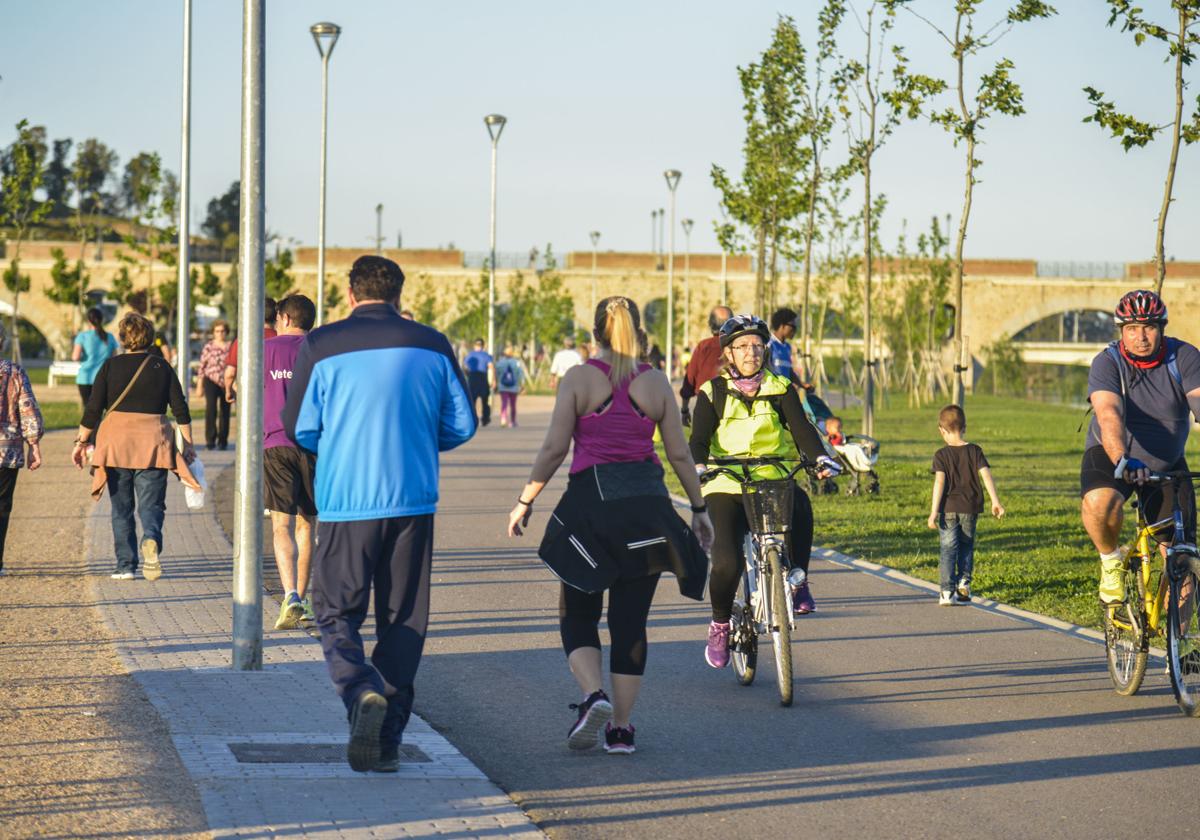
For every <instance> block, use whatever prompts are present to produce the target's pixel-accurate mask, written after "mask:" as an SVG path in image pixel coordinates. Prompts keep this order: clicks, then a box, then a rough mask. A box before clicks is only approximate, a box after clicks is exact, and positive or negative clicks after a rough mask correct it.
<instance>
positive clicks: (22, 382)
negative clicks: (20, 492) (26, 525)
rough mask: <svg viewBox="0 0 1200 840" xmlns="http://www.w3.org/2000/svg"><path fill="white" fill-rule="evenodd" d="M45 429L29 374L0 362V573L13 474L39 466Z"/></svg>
mask: <svg viewBox="0 0 1200 840" xmlns="http://www.w3.org/2000/svg"><path fill="white" fill-rule="evenodd" d="M7 347H8V332H7V331H6V330H5V329H4V325H3V324H0V352H3V351H4V350H5V349H7ZM45 431H46V427H45V424H43V423H42V412H41V410H40V409H39V408H38V404H37V399H36V398H35V397H34V396H33V389H32V388H31V387H30V386H29V376H28V375H27V374H26V373H25V371H24V369H22V367H21V366H20V365H18V364H16V363H14V362H10V361H0V575H2V574H4V538H5V537H6V536H7V535H8V517H9V514H11V513H12V500H13V490H15V489H16V486H17V473H19V472H20V471H21V467H28V468H29V469H31V470H36V469H37V468H38V467H40V466H41V465H42V447H41V440H42V434H43V433H44V432H45ZM26 448H28V450H29V452H28V456H27V455H26Z"/></svg>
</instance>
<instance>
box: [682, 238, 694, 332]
mask: <svg viewBox="0 0 1200 840" xmlns="http://www.w3.org/2000/svg"><path fill="white" fill-rule="evenodd" d="M679 224H681V225H683V242H684V245H683V346H684V347H691V346H692V224H693V222H692V220H691V219H684V220H683V221H682V222H680V223H679Z"/></svg>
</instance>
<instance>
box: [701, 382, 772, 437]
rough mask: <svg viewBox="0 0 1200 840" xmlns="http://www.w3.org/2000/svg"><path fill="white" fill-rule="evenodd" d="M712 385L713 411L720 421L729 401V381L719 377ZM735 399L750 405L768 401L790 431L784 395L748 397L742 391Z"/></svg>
mask: <svg viewBox="0 0 1200 840" xmlns="http://www.w3.org/2000/svg"><path fill="white" fill-rule="evenodd" d="M711 384H712V404H713V411H715V412H716V413H717V419H718V420H720V419H721V418H722V417H724V416H725V402H726V401H727V400H728V399H729V381H728V380H727V379H726V378H725V377H724V376H718V377H716V378H715V379H713V380H711ZM734 398H735V399H739V400H741V401H742V402H744V403H746V405H747V406H749V405H750V402H751V400H766V401H767V402H768V403H770V404H771V408H773V409H775V413H776V414H778V415H779V422H780V424H782V426H783V428H784V430H785V431H786V430H788V422H787V418H786V417H784V416H783V394H768V395H766V396H763V397H747V396H745V395H744V394H743V393H742V392H741V391H738V392H737V393H736V394H735V395H734Z"/></svg>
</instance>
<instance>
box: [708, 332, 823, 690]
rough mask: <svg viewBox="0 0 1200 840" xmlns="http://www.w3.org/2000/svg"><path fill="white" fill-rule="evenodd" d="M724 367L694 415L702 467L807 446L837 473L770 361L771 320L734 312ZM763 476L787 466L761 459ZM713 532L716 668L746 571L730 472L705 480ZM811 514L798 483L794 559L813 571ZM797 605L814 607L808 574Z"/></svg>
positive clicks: (725, 336)
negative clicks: (715, 461) (711, 460)
mask: <svg viewBox="0 0 1200 840" xmlns="http://www.w3.org/2000/svg"><path fill="white" fill-rule="evenodd" d="M719 337H720V343H721V348H722V354H723V361H724V368H723V370H722V371H721V372H720V373H719V374H718V375H717V376H716V377H715V378H713V379H711V380H709V381H708V382H705V383H704V384H703V385H701V386H700V390H699V392H698V393H697V394H696V411H695V413H694V415H693V416H692V437H691V450H692V459H693V460H694V461H695V462H696V465H697V469H703V468H704V465H705V463H706V462H707V461H708V459H709V458H710V457H713V458H731V457H736V458H762V457H766V456H774V457H778V458H784V459H791V460H793V461H794V460H797V459H798V458H799V455H798V453H799V452H803V453H804V455H805V457H807V458H808V460H809V461H811V462H813V463H815V464H817V465H818V466H820V467H821V468H822V472H821V473H820V475H819V477H820V478H826V477H828V476H831V475H836V474H837V473H838V472H840V471H841V467H840V466H839V465H838V464H837V462H836V461H834V460H833V459H832V458H830V457H829V456H828V455H827V454H826V453H825V448H824V446H823V445H822V444H821V437H820V434H819V433H818V432H817V430H816V429H815V428H814V427H813V425H812V423H810V422H809V420H808V418H807V417H806V416H805V414H804V409H803V407H801V404H800V395H799V393H797V391H796V388H795V387H794V386H793V385H792V384H791V383H790V382H788V380H786V379H784V378H783V377H782V376H778V375H776V374H774V373H772V372H771V371H770V370H769V369H768V368H767V367H766V366H765V365H764V362H765V361H766V352H767V341H768V340H769V339H770V337H771V334H770V332H769V331H768V330H767V325H766V324H765V323H764V322H763V321H762V320H761V319H759V318H756V317H754V316H753V315H735V316H733V317H732V318H730V319H729V320H728V321H726V322H725V324H724V325H723V326H722V327H721V329H720V332H719ZM750 472H751V475H752V476H753V477H754V478H757V479H772V478H781V477H782V476H783V475H784V474H785V473H786V470H781V469H780V468H778V467H772V466H762V467H754V468H753V469H751V471H750ZM704 499H705V502H706V503H707V504H708V512H709V516H710V517H711V518H712V522H713V530H714V532H715V535H714V538H713V544H712V572H711V575H710V577H709V587H708V588H709V597H710V600H711V601H712V623H711V624H710V625H709V629H708V645H707V646H706V648H705V650H704V658H705V661H707V662H708V664H709V665H711V666H712V667H714V668H724V667H725V666H726V665H728V664H729V618H730V613H731V610H732V607H733V597H734V594H735V593H736V592H737V585H738V581H739V580H740V579H741V572H742V568H743V563H744V559H743V557H742V551H741V549H742V542H743V541H744V539H745V536H746V532H747V530H748V528H749V525H748V523H747V522H746V513H745V510H744V509H743V507H742V489H741V485H739V484H738V482H736V481H734V480H733V479H732V478H730V477H729V476H724V475H722V476H718V477H717V478H715V479H713V480H712V481H710V482H708V484H706V485H705V487H704ZM812 536H813V514H812V504H811V502H809V499H808V495H807V494H805V492H804V491H803V490H801V489H800V488H799V487H797V488H796V490H795V493H794V494H793V502H792V523H791V531H790V533H789V534H788V562H789V563H790V565H791V567H792V568H793V569H803V570H804V572H805V574H806V575H807V572H808V560H809V554H810V553H811V551H812ZM792 609H793V611H794V612H795V613H796V614H797V615H803V614H805V613H810V612H812V611H813V610H814V609H816V604H815V603H814V602H813V598H812V593H811V592H810V591H809V587H808V582H807V580H805V582H804V583H803V585H801V586H800V587H798V589H797V590H796V594H795V597H794V600H793V602H792Z"/></svg>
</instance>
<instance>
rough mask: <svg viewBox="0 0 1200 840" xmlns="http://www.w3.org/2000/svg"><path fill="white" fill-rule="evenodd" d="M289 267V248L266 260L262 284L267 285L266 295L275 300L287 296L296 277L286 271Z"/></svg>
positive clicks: (290, 253)
mask: <svg viewBox="0 0 1200 840" xmlns="http://www.w3.org/2000/svg"><path fill="white" fill-rule="evenodd" d="M291 267H292V252H291V249H286V248H285V249H284V250H282V251H280V252H279V253H278V254H276V255H275V256H274V257H272V258H271V259H269V260H267V264H266V268H265V271H264V284H265V285H266V287H267V295H268V296H269V297H273V298H275V300H283V298H284V297H286V296H287V293H288V292H290V291H291V290H292V287H293V286H294V285H295V282H296V278H294V277H292V275H291V274H289V273H288V269H290V268H291Z"/></svg>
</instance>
